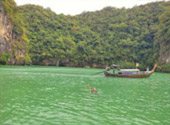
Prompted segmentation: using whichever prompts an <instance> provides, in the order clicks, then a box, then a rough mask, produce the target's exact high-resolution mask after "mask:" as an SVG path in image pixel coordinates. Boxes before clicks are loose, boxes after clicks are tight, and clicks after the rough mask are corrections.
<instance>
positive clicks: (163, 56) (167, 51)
mask: <svg viewBox="0 0 170 125" xmlns="http://www.w3.org/2000/svg"><path fill="white" fill-rule="evenodd" d="M159 56H160V57H159V62H160V63H161V64H168V63H170V48H169V45H167V43H161V44H160V51H159Z"/></svg>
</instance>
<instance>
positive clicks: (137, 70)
mask: <svg viewBox="0 0 170 125" xmlns="http://www.w3.org/2000/svg"><path fill="white" fill-rule="evenodd" d="M120 71H122V72H139V71H140V70H139V69H120Z"/></svg>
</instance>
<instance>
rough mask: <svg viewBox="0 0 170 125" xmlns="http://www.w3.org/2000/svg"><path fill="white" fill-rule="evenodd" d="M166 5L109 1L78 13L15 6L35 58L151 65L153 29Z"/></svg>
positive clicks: (54, 62)
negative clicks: (119, 4) (110, 4)
mask: <svg viewBox="0 0 170 125" xmlns="http://www.w3.org/2000/svg"><path fill="white" fill-rule="evenodd" d="M166 6H167V2H155V3H150V4H147V5H143V6H139V7H134V8H132V9H124V8H122V9H116V8H113V7H107V8H104V9H103V10H101V11H96V12H85V13H82V14H80V15H77V16H65V15H62V14H61V15H56V14H55V13H54V12H52V11H51V10H50V9H44V8H42V7H40V6H34V5H25V6H21V7H20V8H19V10H20V13H21V14H22V15H23V17H24V20H25V24H26V25H25V26H26V29H27V30H28V32H27V35H28V38H29V40H30V55H31V59H32V61H33V64H46V65H48V64H51V65H58V63H60V65H73V66H85V65H89V66H93V67H95V66H98V67H99V66H104V65H110V64H112V63H120V64H121V65H122V66H123V65H126V64H127V65H129V64H130V63H131V64H132V65H134V64H135V63H136V62H139V63H140V64H141V65H145V66H146V65H147V66H148V65H149V66H152V65H153V64H154V63H156V62H155V57H156V56H155V55H158V52H159V50H156V47H155V46H159V42H158V43H157V42H155V34H156V33H158V29H159V26H158V24H159V20H162V24H165V23H164V21H166V20H163V19H162V18H163V17H160V15H161V14H162V13H163V12H164V10H165V7H166ZM167 12H170V11H167ZM164 15H166V13H165V14H164ZM167 19H169V17H167ZM167 25H168V24H167ZM165 27H166V26H165ZM161 32H163V31H159V33H158V34H159V35H160V34H161ZM167 36H168V35H167ZM167 38H169V37H167ZM154 45H155V46H154ZM154 47H155V48H154ZM122 62H125V64H123V63H122ZM125 67H126V66H125Z"/></svg>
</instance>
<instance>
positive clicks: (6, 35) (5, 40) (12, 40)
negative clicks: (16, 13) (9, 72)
mask: <svg viewBox="0 0 170 125" xmlns="http://www.w3.org/2000/svg"><path fill="white" fill-rule="evenodd" d="M25 52H26V47H25V43H24V42H23V41H22V40H18V39H17V34H16V33H14V32H13V24H12V22H11V20H10V18H9V16H8V14H7V12H6V10H5V9H4V6H3V4H2V2H1V1H0V57H2V56H3V55H4V54H5V53H8V54H9V55H10V56H9V58H8V61H7V63H8V64H23V63H24V58H25Z"/></svg>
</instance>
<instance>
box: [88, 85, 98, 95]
mask: <svg viewBox="0 0 170 125" xmlns="http://www.w3.org/2000/svg"><path fill="white" fill-rule="evenodd" d="M88 89H89V92H93V93H97V90H96V88H93V90H91V88H90V85H89V84H88Z"/></svg>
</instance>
